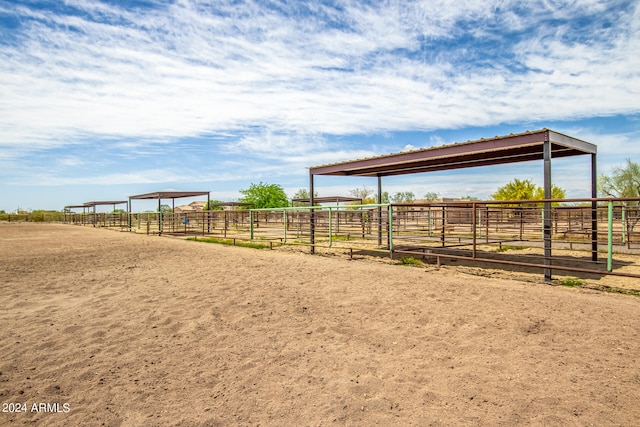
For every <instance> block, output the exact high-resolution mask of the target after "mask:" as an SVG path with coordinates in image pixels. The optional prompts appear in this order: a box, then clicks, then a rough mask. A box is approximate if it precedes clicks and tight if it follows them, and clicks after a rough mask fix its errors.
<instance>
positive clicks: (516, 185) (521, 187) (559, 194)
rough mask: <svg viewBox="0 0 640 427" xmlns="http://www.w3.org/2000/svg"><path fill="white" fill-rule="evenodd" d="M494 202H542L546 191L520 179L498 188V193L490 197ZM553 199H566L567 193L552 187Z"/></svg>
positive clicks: (529, 181)
mask: <svg viewBox="0 0 640 427" xmlns="http://www.w3.org/2000/svg"><path fill="white" fill-rule="evenodd" d="M490 197H491V198H492V199H493V200H541V199H544V189H543V188H542V187H540V186H538V185H536V184H534V183H533V181H531V180H529V179H525V180H520V179H518V178H516V179H514V180H513V181H511V182H509V183H507V184H505V185H503V186H502V187H500V188H498V191H496V192H495V193H493V194H492V195H491V196H490ZM551 198H552V199H564V198H565V191H564V190H563V189H562V188H560V187H557V186H555V185H551Z"/></svg>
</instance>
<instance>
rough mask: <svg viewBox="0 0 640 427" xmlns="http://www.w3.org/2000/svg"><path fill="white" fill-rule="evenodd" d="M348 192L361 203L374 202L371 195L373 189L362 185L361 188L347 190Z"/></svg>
mask: <svg viewBox="0 0 640 427" xmlns="http://www.w3.org/2000/svg"><path fill="white" fill-rule="evenodd" d="M349 194H351V196H352V197H356V198H358V199H361V200H362V203H363V204H365V205H366V204H370V203H375V202H376V199H375V198H374V197H373V190H371V189H370V188H367V187H364V186H363V187H362V188H354V189H351V190H349Z"/></svg>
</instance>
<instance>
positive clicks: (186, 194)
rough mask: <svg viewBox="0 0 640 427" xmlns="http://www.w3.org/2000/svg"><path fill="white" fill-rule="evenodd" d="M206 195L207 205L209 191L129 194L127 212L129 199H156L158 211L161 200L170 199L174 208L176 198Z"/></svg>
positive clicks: (209, 195) (209, 196)
mask: <svg viewBox="0 0 640 427" xmlns="http://www.w3.org/2000/svg"><path fill="white" fill-rule="evenodd" d="M200 196H207V205H208V204H209V200H210V198H211V192H210V191H156V192H153V193H145V194H138V195H135V196H129V212H131V211H132V209H131V201H132V200H154V199H158V212H160V207H161V206H162V200H166V199H171V209H175V207H176V206H175V205H176V199H180V198H183V197H200Z"/></svg>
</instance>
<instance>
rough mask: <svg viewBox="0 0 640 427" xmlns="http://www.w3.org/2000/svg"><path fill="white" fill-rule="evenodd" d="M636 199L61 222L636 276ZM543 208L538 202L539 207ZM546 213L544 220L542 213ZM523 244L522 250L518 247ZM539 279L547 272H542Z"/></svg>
mask: <svg viewBox="0 0 640 427" xmlns="http://www.w3.org/2000/svg"><path fill="white" fill-rule="evenodd" d="M639 205H640V199H609V198H600V199H570V200H543V201H540V200H530V201H462V202H446V203H438V202H434V203H423V204H415V203H412V204H380V205H342V206H331V207H329V206H314V207H293V208H276V209H251V210H244V209H240V210H215V211H204V212H202V211H201V212H187V213H158V212H142V213H111V214H108V213H105V214H92V213H87V214H67V215H66V216H65V222H67V223H70V224H80V225H93V226H96V227H108V228H115V229H119V230H127V231H132V232H137V233H146V234H160V235H161V234H172V235H175V234H182V235H203V236H217V237H224V238H233V239H242V240H264V241H272V242H277V243H278V244H288V245H306V246H309V247H311V248H312V250H315V249H316V248H331V249H340V248H344V249H349V250H350V253H353V250H354V249H355V250H368V251H372V252H378V253H386V254H388V255H389V256H391V257H394V255H399V256H407V255H408V256H420V257H422V258H425V259H427V258H435V260H436V262H437V263H438V264H440V262H441V260H446V259H455V260H469V261H477V262H484V263H491V264H503V265H511V266H521V267H529V268H535V269H543V270H545V272H548V273H550V272H551V271H552V270H557V271H560V270H563V271H573V272H584V273H597V274H614V275H620V276H628V277H637V278H640V265H637V266H635V267H637V268H630V267H628V268H625V271H622V270H621V268H620V263H617V262H616V260H615V254H616V253H627V254H639V255H640V232H638V231H636V228H637V227H636V225H637V224H638V222H639V219H640V208H639ZM545 208H546V209H545ZM545 212H547V217H546V218H545ZM525 249H526V250H525ZM545 278H548V276H547V274H546V273H545Z"/></svg>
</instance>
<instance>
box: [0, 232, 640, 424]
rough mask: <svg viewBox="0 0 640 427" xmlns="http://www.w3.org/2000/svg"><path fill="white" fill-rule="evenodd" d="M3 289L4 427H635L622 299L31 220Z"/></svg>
mask: <svg viewBox="0 0 640 427" xmlns="http://www.w3.org/2000/svg"><path fill="white" fill-rule="evenodd" d="M0 295H1V298H0V324H1V325H2V328H1V329H0V356H1V358H0V401H1V402H2V403H3V408H2V409H3V412H2V413H0V425H3V426H4V425H9V426H11V425H34V424H35V425H49V426H68V425H83V426H91V425H96V426H102V425H105V426H138V425H152V426H153V425H160V426H165V425H167V426H168V425H180V426H199V425H200V426H215V425H309V426H316V425H384V426H388V425H420V426H429V425H433V426H438V425H442V426H444V425H496V426H500V425H502V426H513V425H532V426H585V425H597V426H604V425H622V426H633V425H638V424H639V422H640V405H639V404H638V402H639V401H640V336H639V335H640V298H638V297H634V296H629V295H619V294H612V293H605V292H599V291H594V290H588V289H576V288H566V287H560V286H549V285H545V284H540V283H531V282H521V281H516V280H506V279H497V278H486V277H478V276H474V275H468V274H464V273H460V272H457V271H456V270H455V269H442V270H436V269H435V268H433V267H420V268H416V267H405V266H399V265H387V264H383V263H379V262H371V261H366V260H354V261H350V260H348V259H347V258H341V257H327V256H324V257H323V256H311V255H307V254H300V253H283V252H278V251H269V250H254V249H247V248H237V247H224V246H219V245H213V244H205V243H198V242H189V241H184V240H179V239H172V238H164V237H157V236H142V235H133V234H129V233H119V232H114V231H109V230H100V229H93V228H90V227H85V228H83V227H78V226H69V225H66V226H65V225H38V224H28V223H27V224H25V223H23V224H7V223H4V224H0ZM15 403H19V404H20V405H19V406H18V408H20V409H19V412H7V411H8V410H11V409H12V410H14V411H15V410H16V405H14V404H15ZM23 404H26V405H24V406H23ZM34 404H35V406H34ZM56 404H57V406H56ZM34 409H35V410H34Z"/></svg>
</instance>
